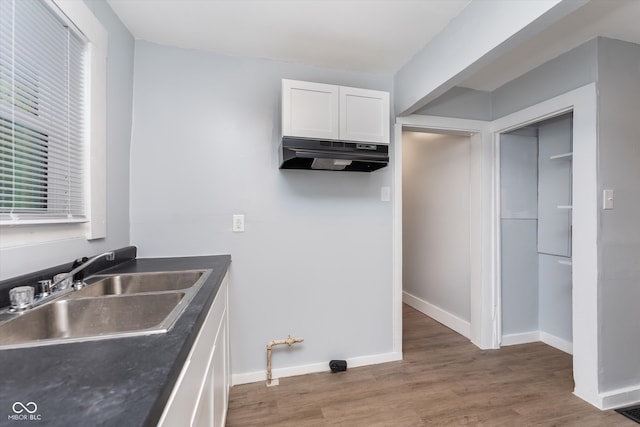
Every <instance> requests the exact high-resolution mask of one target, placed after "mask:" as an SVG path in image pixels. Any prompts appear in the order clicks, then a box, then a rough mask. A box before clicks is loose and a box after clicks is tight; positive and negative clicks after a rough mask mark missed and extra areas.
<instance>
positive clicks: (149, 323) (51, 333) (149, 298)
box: [0, 270, 210, 349]
mask: <svg viewBox="0 0 640 427" xmlns="http://www.w3.org/2000/svg"><path fill="white" fill-rule="evenodd" d="M209 274H210V271H209V270H198V271H180V272H160V273H135V274H119V275H105V276H94V277H92V278H90V279H89V280H88V282H89V284H88V285H87V286H86V287H84V288H82V289H80V290H78V291H70V292H69V293H67V294H64V295H63V296H61V297H58V298H57V299H53V300H52V301H50V302H47V303H45V304H43V305H41V306H38V307H36V308H33V309H30V310H27V311H24V312H21V313H16V314H8V313H4V315H3V316H4V318H6V320H3V321H0V349H7V348H21V347H34V346H41V345H50V344H61V343H67V342H79V341H90V340H98V339H107V338H118V337H125V336H137V335H149V334H158V333H164V332H167V331H169V330H170V329H171V327H172V326H173V324H174V323H175V322H176V320H177V319H178V318H179V317H180V315H181V314H182V313H183V312H184V309H185V308H186V307H187V306H188V305H189V303H190V302H191V300H192V299H193V297H194V296H195V294H196V293H197V292H198V290H199V289H200V288H201V287H202V284H203V283H204V282H205V281H206V279H207V277H208V276H209Z"/></svg>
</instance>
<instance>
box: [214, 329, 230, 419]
mask: <svg viewBox="0 0 640 427" xmlns="http://www.w3.org/2000/svg"><path fill="white" fill-rule="evenodd" d="M226 326H227V325H226V319H223V321H222V324H221V325H220V329H219V330H218V335H217V337H216V342H215V344H214V347H213V357H212V359H213V360H212V371H213V383H212V388H213V425H214V427H224V425H225V421H226V419H227V401H228V392H229V389H228V386H227V382H228V378H227V366H226V363H227V360H226V359H227V358H226V353H227V351H228V347H227V346H228V342H227V340H228V335H227V333H228V331H227V328H226Z"/></svg>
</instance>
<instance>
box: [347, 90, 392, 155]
mask: <svg viewBox="0 0 640 427" xmlns="http://www.w3.org/2000/svg"><path fill="white" fill-rule="evenodd" d="M389 120H390V118H389V93H388V92H381V91H377V90H368V89H357V88H352V87H343V86H341V87H340V139H341V140H344V141H358V142H372V143H375V144H388V143H389Z"/></svg>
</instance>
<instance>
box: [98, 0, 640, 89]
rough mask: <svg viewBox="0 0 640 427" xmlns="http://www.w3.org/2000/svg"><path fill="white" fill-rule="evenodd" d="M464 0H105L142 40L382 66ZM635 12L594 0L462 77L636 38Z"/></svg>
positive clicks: (495, 80) (626, 4) (506, 76)
mask: <svg viewBox="0 0 640 427" xmlns="http://www.w3.org/2000/svg"><path fill="white" fill-rule="evenodd" d="M470 1H471V0H107V2H108V3H109V4H110V5H111V7H112V8H113V10H114V11H115V12H116V14H117V15H118V16H119V17H120V19H121V20H122V22H123V23H124V24H125V26H126V27H127V28H128V29H129V31H131V33H132V34H133V36H134V37H135V38H136V39H139V40H146V41H150V42H154V43H158V44H163V45H169V46H176V47H181V48H190V49H199V50H205V51H210V52H215V53H220V54H226V55H232V56H246V57H256V58H268V59H274V60H281V61H289V62H297V63H304V64H309V65H316V66H321V67H329V68H337V69H343V70H352V71H361V72H368V73H380V74H393V73H395V72H396V71H397V70H399V69H400V68H401V67H402V66H403V65H404V64H406V63H407V62H408V61H409V60H410V59H411V58H412V57H413V55H415V54H416V53H417V52H418V51H419V50H420V49H421V48H422V47H423V46H424V45H425V44H427V43H428V42H429V41H430V40H431V39H432V38H433V37H434V36H436V35H437V34H438V33H439V32H440V31H441V30H442V29H443V28H444V27H445V26H446V25H447V24H448V22H449V21H451V19H453V18H454V17H455V16H456V15H458V14H459V13H460V12H461V11H462V10H463V9H464V8H465V7H466V6H467V5H468V4H469V3H470ZM475 1H479V0H475ZM484 1H487V0H484ZM498 1H508V0H498ZM639 17H640V0H591V1H590V2H589V3H588V4H587V5H586V6H583V7H582V8H580V9H578V10H577V11H576V12H574V13H573V14H571V15H569V16H568V17H566V18H564V19H563V20H561V21H559V22H557V23H555V24H553V25H552V26H551V27H549V28H548V29H547V30H545V31H543V32H542V33H539V34H537V35H535V36H534V37H532V38H530V39H529V40H527V41H525V42H524V43H522V44H520V45H519V46H518V47H517V48H514V49H513V50H511V51H510V52H507V53H506V54H504V55H502V56H501V57H500V58H498V59H497V60H495V61H493V62H492V63H490V64H489V65H487V66H485V67H484V68H482V69H480V70H478V71H476V72H475V73H474V74H473V75H472V76H471V77H470V78H468V79H467V80H465V81H464V82H462V83H461V84H459V85H460V86H464V87H468V88H472V89H477V90H484V91H493V90H495V89H496V88H498V87H500V86H501V85H502V84H504V83H506V82H508V81H510V80H512V79H514V78H516V77H518V76H520V75H522V74H524V73H525V72H527V71H529V70H531V69H533V68H535V67H537V66H538V65H541V64H543V63H544V62H546V61H548V60H549V59H552V58H554V57H556V56H558V55H560V54H562V53H564V52H566V51H568V50H570V49H572V48H574V47H576V46H578V45H580V44H582V43H583V42H585V41H587V40H589V39H591V38H593V37H596V36H606V37H611V38H615V39H620V40H625V41H630V42H633V43H638V44H640V25H639V24H638V22H637V21H638V18H639Z"/></svg>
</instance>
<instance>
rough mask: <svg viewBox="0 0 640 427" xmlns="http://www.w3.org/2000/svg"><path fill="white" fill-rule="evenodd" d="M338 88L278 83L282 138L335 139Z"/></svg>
mask: <svg viewBox="0 0 640 427" xmlns="http://www.w3.org/2000/svg"><path fill="white" fill-rule="evenodd" d="M338 135H339V130H338V86H333V85H327V84H321V83H311V82H301V81H296V80H282V136H294V137H301V138H320V139H338V137H339V136H338Z"/></svg>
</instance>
